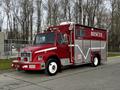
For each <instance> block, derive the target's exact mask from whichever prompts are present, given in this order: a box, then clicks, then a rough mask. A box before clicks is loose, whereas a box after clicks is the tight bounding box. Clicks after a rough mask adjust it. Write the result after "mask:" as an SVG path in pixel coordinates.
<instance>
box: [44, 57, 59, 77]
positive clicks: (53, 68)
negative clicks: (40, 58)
mask: <svg viewBox="0 0 120 90" xmlns="http://www.w3.org/2000/svg"><path fill="white" fill-rule="evenodd" d="M57 72H58V63H57V61H56V60H55V59H50V60H48V62H47V63H46V69H45V73H47V74H48V75H50V76H53V75H55V74H56V73H57Z"/></svg>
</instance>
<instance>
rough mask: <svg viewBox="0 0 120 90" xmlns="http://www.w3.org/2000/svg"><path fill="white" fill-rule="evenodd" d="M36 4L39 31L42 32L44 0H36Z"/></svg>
mask: <svg viewBox="0 0 120 90" xmlns="http://www.w3.org/2000/svg"><path fill="white" fill-rule="evenodd" d="M36 4H37V33H38V32H40V30H41V21H42V18H41V12H42V10H41V9H42V7H41V6H42V0H37V1H36Z"/></svg>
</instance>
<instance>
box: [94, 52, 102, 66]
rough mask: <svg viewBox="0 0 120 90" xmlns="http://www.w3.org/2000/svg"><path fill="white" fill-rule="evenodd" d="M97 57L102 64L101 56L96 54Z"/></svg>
mask: <svg viewBox="0 0 120 90" xmlns="http://www.w3.org/2000/svg"><path fill="white" fill-rule="evenodd" d="M95 57H97V58H98V60H99V64H100V63H101V56H100V54H99V53H96V54H95Z"/></svg>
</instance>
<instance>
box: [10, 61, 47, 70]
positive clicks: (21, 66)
mask: <svg viewBox="0 0 120 90" xmlns="http://www.w3.org/2000/svg"><path fill="white" fill-rule="evenodd" d="M11 66H12V68H14V69H17V70H43V69H45V63H44V62H20V61H18V60H14V61H13V62H12V65H11Z"/></svg>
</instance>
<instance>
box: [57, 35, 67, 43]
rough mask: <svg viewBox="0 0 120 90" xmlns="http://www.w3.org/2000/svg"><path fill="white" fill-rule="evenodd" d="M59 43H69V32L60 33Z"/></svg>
mask: <svg viewBox="0 0 120 90" xmlns="http://www.w3.org/2000/svg"><path fill="white" fill-rule="evenodd" d="M58 43H59V44H67V43H68V38H67V34H62V33H60V34H58Z"/></svg>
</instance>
